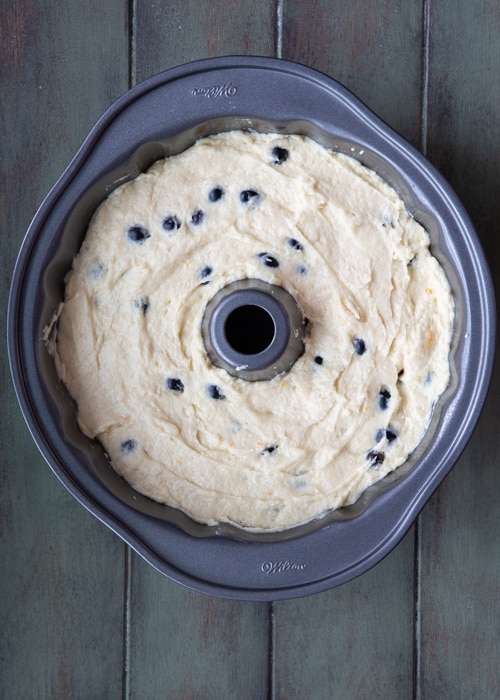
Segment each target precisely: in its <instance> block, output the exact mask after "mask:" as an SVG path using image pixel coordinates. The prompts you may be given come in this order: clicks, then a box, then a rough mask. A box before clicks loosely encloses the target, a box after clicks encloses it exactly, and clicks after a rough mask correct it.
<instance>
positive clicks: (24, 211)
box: [0, 1, 127, 698]
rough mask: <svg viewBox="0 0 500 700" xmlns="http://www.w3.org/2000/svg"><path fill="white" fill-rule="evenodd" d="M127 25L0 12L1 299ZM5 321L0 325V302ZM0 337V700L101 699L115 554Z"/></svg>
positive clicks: (43, 11) (96, 18)
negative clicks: (60, 470)
mask: <svg viewBox="0 0 500 700" xmlns="http://www.w3.org/2000/svg"><path fill="white" fill-rule="evenodd" d="M125 23H126V6H125V5H124V4H123V3H122V2H121V1H119V2H113V1H112V2H109V3H106V4H105V7H103V6H102V5H101V3H97V2H91V3H75V2H70V3H63V4H62V5H60V4H59V3H57V4H56V3H45V2H41V1H40V2H30V3H19V2H12V1H8V2H3V3H2V4H1V8H0V52H1V55H0V70H1V76H0V81H1V86H0V89H1V95H2V100H1V102H0V115H1V116H0V120H1V121H0V128H1V133H2V138H1V141H0V148H1V156H0V168H1V186H0V212H1V217H2V235H1V236H0V246H1V259H2V263H3V267H2V269H3V271H4V272H3V274H2V276H1V284H2V298H3V299H6V298H7V292H8V284H9V280H10V273H11V271H12V267H13V264H14V260H15V257H16V255H17V251H18V249H19V246H20V244H21V241H22V238H23V236H24V233H25V230H26V228H27V226H28V224H29V221H30V219H31V217H32V216H33V215H34V213H35V209H36V207H37V205H38V204H39V202H40V201H41V199H42V197H43V196H44V195H45V194H46V192H47V191H48V189H49V188H50V186H51V185H52V184H53V182H54V180H55V179H56V177H57V176H58V175H59V174H60V172H61V170H62V168H63V167H64V166H65V165H66V163H67V162H68V161H69V159H70V158H71V157H72V155H73V153H74V151H75V150H76V148H77V147H78V146H79V145H80V142H81V140H82V139H83V138H84V136H85V134H86V132H87V131H88V129H89V128H90V127H91V125H92V123H93V122H94V120H95V119H96V118H97V117H98V116H99V114H100V112H101V111H102V110H103V109H104V108H106V107H107V106H108V105H109V104H110V102H111V101H112V100H113V99H114V98H115V97H117V96H118V94H119V93H120V92H121V91H123V90H124V89H126V87H127V60H126V35H125V32H124V30H125ZM115 26H116V31H113V28H114V27H115ZM120 73H121V75H122V77H121V78H119V77H118V75H119V74H120ZM1 316H2V328H4V327H5V325H4V324H5V306H4V305H2V311H1ZM1 343H2V348H1V354H0V357H1V392H2V395H1V406H2V420H1V423H0V431H1V438H0V439H1V444H2V456H1V462H0V557H1V562H2V567H1V574H0V697H2V698H32V697H38V698H70V697H71V698H88V697H92V698H101V697H102V698H110V697H113V695H114V693H115V690H116V688H120V686H121V679H122V656H123V653H122V652H123V635H122V628H123V595H124V589H123V568H124V557H123V554H124V547H123V545H122V544H121V543H120V542H119V541H118V540H117V539H116V538H115V537H114V536H113V535H112V534H111V533H110V532H106V531H105V530H103V528H102V526H101V525H100V524H99V523H98V522H97V521H96V520H95V519H94V518H92V517H91V516H90V515H89V514H87V513H86V511H84V509H83V508H82V507H81V506H79V505H78V504H77V502H76V501H75V500H74V499H73V498H72V497H71V496H70V495H69V494H68V493H67V492H66V490H65V489H64V488H63V487H62V486H61V485H60V484H59V482H58V481H57V479H56V478H55V476H54V475H53V474H52V473H51V471H50V469H49V467H48V466H47V465H46V464H45V462H44V461H43V459H42V458H41V457H40V455H39V454H38V452H37V450H36V448H35V446H34V444H33V442H32V441H31V439H30V437H29V434H28V431H27V429H26V427H25V425H24V421H23V419H22V417H21V414H20V411H19V408H18V406H17V402H16V400H15V397H14V392H13V390H12V388H11V386H12V385H11V381H10V377H9V372H8V366H7V358H6V347H5V338H4V334H3V333H2V337H1ZM103 639H105V640H106V641H105V643H103ZM115 697H116V695H115Z"/></svg>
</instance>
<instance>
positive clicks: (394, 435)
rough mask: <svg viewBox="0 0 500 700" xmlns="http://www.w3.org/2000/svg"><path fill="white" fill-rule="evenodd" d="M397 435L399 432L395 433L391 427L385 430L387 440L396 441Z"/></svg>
mask: <svg viewBox="0 0 500 700" xmlns="http://www.w3.org/2000/svg"><path fill="white" fill-rule="evenodd" d="M397 436H398V435H397V433H395V432H394V430H391V428H387V430H386V431H385V437H386V438H387V442H394V440H395V439H396V438H397Z"/></svg>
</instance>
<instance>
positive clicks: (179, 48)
mask: <svg viewBox="0 0 500 700" xmlns="http://www.w3.org/2000/svg"><path fill="white" fill-rule="evenodd" d="M275 5H276V3H275V2H273V1H270V0H253V1H252V2H248V0H201V2H200V0H186V1H185V2H184V1H183V0H173V1H171V2H153V1H151V0H136V9H135V27H136V29H135V34H134V47H133V51H134V57H133V65H134V79H135V80H144V79H145V78H147V77H149V76H150V75H153V74H154V73H159V72H160V71H162V70H166V69H167V68H171V67H172V66H176V65H180V64H182V63H186V62H188V61H195V60H197V59H200V58H211V57H213V56H228V55H238V54H241V55H251V54H253V55H258V56H274V55H275V44H276V17H277V12H276V6H275Z"/></svg>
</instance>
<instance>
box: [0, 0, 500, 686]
mask: <svg viewBox="0 0 500 700" xmlns="http://www.w3.org/2000/svg"><path fill="white" fill-rule="evenodd" d="M0 52H1V61H0V71H1V73H0V81H1V82H0V88H1V93H0V95H1V100H0V114H1V125H2V133H1V156H0V165H1V172H2V181H1V189H0V211H1V218H2V228H1V238H0V244H1V246H2V258H1V259H2V261H3V265H4V267H3V270H4V272H3V275H2V288H3V298H4V299H5V300H6V299H7V295H8V288H9V280H10V274H11V270H12V267H13V265H14V261H15V257H16V254H17V251H18V249H19V246H20V244H21V240H22V238H23V236H24V232H25V230H26V229H27V226H28V224H29V222H30V220H31V218H32V217H33V215H34V213H35V210H36V208H37V206H38V205H39V203H40V202H41V200H42V198H43V197H44V195H45V194H46V193H47V191H48V190H49V188H50V186H51V185H52V184H53V183H54V181H55V179H56V178H57V176H58V175H59V174H60V172H61V171H62V169H63V168H64V166H65V165H66V164H67V163H68V161H69V159H70V158H71V157H72V155H73V154H74V152H75V151H76V149H77V148H78V146H79V145H80V143H81V142H82V140H83V138H84V137H85V136H86V134H87V132H88V130H89V129H90V127H91V126H92V124H93V123H94V121H95V120H96V119H97V118H98V116H99V115H100V114H101V112H102V111H103V110H104V109H105V108H107V107H108V106H109V105H110V104H111V103H112V102H113V101H114V100H115V99H116V98H117V97H118V96H119V95H121V94H122V93H123V92H125V91H126V90H127V89H128V88H129V87H131V86H132V85H134V84H135V83H136V82H137V81H140V80H142V79H144V78H147V77H148V76H151V75H153V74H154V73H157V72H159V71H161V70H164V69H166V68H169V67H172V66H174V65H177V64H180V63H183V62H186V61H190V60H193V59H197V58H202V57H209V56H216V55H224V54H259V55H265V56H277V57H280V58H286V59H293V60H296V61H299V62H301V63H304V64H306V65H309V66H312V67H314V68H317V69H320V70H322V71H324V72H325V73H327V74H329V75H330V76H332V77H333V78H336V79H337V80H339V81H340V82H342V83H343V84H345V85H346V86H347V87H348V88H350V89H351V90H352V91H353V92H354V93H356V94H357V95H358V97H360V98H361V99H362V100H363V101H364V102H365V103H366V104H367V105H368V106H369V107H371V108H372V109H373V110H374V111H375V112H376V113H378V114H379V115H380V116H381V117H382V118H383V119H385V120H386V121H387V122H388V123H389V124H390V125H391V126H392V127H394V128H395V129H396V130H397V131H399V132H400V133H401V134H402V135H403V136H405V137H406V138H407V139H408V140H409V141H410V142H411V143H413V144H414V145H415V146H416V147H417V148H418V149H420V150H421V151H423V152H424V153H425V154H426V155H427V157H428V158H429V159H430V160H431V161H432V163H434V165H436V166H437V167H438V168H439V169H440V170H441V172H442V173H443V174H444V175H445V177H446V178H447V179H448V180H449V181H450V182H451V184H452V185H453V187H454V188H455V190H456V191H457V193H458V195H459V197H460V198H461V199H462V201H463V203H464V204H465V206H466V208H467V209H468V211H469V213H470V215H471V217H472V219H473V222H474V224H475V226H476V227H477V231H478V233H479V236H480V238H481V241H482V243H483V245H484V248H485V250H486V253H487V256H488V259H489V261H490V264H491V269H492V273H493V277H494V280H495V283H496V284H497V285H498V283H499V281H500V280H499V269H500V261H499V259H498V256H499V252H500V244H499V235H498V234H499V221H500V210H499V201H500V193H499V191H498V185H499V175H498V173H499V170H500V168H499V166H500V129H499V124H500V78H499V76H500V7H499V4H498V1H497V0H476V1H475V2H471V0H413V1H408V2H404V1H403V0H380V1H379V2H372V1H370V0H349V2H347V0H346V1H345V2H341V0H337V1H336V2H335V1H334V0H309V1H308V2H307V1H306V0H276V1H271V0H252V1H251V2H250V1H248V0H247V1H245V0H210V1H208V0H184V1H181V0H171V1H169V2H160V1H157V2H155V1H153V0H106V1H105V2H97V1H96V0H87V2H77V0H65V2H52V1H50V0H31V1H30V2H22V1H21V0H3V2H2V3H1V8H0ZM4 307H5V304H4ZM4 312H5V308H4ZM4 327H5V324H4ZM2 343H3V352H2V358H3V359H2V384H1V386H2V421H1V431H2V437H1V445H2V459H1V466H0V552H1V562H2V564H1V566H2V568H1V581H0V697H1V698H5V699H9V700H10V699H11V698H57V699H59V698H84V699H87V698H89V699H91V700H93V699H97V698H106V699H107V700H109V699H113V698H122V697H123V698H137V699H138V700H145V699H148V698H152V699H156V698H176V699H186V700H187V699H194V698H196V699H202V700H212V699H213V700H221V699H224V698H238V699H239V700H243V699H244V698H252V699H253V698H282V699H283V700H292V699H294V698H297V699H300V700H302V699H309V698H310V699H311V700H321V699H323V698H325V699H330V698H334V699H335V698H342V699H344V698H355V699H362V698H370V699H373V698H383V699H385V700H392V699H394V700H405V699H408V698H416V699H419V700H443V699H448V698H449V699H450V700H458V699H460V698H463V699H464V700H472V699H475V700H487V699H491V700H493V699H497V698H499V697H500V676H499V670H498V661H499V659H498V647H499V628H500V624H499V622H500V620H499V603H498V600H499V559H500V542H499V518H498V512H499V511H498V502H499V495H500V490H499V483H498V473H499V459H500V457H499V455H500V429H499V424H498V416H499V414H500V411H499V408H500V407H499V398H500V391H499V389H500V382H499V374H498V368H497V370H496V373H495V374H494V379H493V384H492V389H491V392H490V395H489V399H488V401H487V405H486V408H485V411H484V413H483V416H482V418H481V420H480V423H479V426H478V428H477V430H476V432H475V435H474V437H473V439H472V441H471V443H470V445H469V446H468V448H467V450H466V451H465V454H464V455H463V457H462V458H461V459H460V461H459V463H458V464H457V465H456V467H455V468H454V470H453V471H452V472H451V474H450V476H449V477H448V478H447V479H446V480H445V482H444V483H443V484H442V486H441V487H440V488H439V489H438V491H437V492H436V493H435V495H434V496H433V498H432V499H431V501H430V502H429V504H428V505H427V506H426V508H425V509H424V511H423V512H422V514H421V516H420V517H419V519H418V522H417V523H416V525H415V526H414V527H413V528H412V530H411V531H410V533H409V534H408V535H407V536H406V537H405V539H404V540H403V541H402V542H401V544H400V545H399V546H398V547H397V548H396V549H395V550H394V551H393V552H392V553H391V554H390V555H389V556H388V557H387V558H386V559H385V560H384V561H382V562H381V563H380V564H379V565H377V566H376V567H375V568H374V569H372V570H371V571H369V572H368V573H366V574H364V575H363V576H361V577H360V578H358V579H356V580H354V581H352V582H350V583H348V584H345V585H344V586H341V587H340V588H337V589H334V590H331V591H328V592H325V593H319V594H317V595H314V596H310V597H308V598H302V599H297V600H292V601H282V602H276V603H270V604H267V603H253V602H252V603H246V602H238V601H228V600H222V599H215V598H211V597H209V596H206V595H203V594H200V593H195V592H192V591H190V590H188V589H185V588H183V587H182V586H180V585H179V584H176V583H173V582H171V581H169V580H168V579H167V578H165V577H163V576H162V575H160V574H159V573H157V572H156V571H155V570H153V569H152V568H151V567H150V566H149V565H147V564H146V563H145V562H144V561H143V560H142V559H141V558H139V557H138V556H137V555H135V554H134V553H133V552H131V550H130V549H129V548H128V547H126V546H125V545H124V544H123V543H122V542H121V540H120V539H119V538H118V537H116V536H115V535H114V534H112V533H111V532H110V531H109V530H108V529H107V528H105V527H104V526H103V525H102V524H100V523H99V522H98V521H97V520H96V519H95V518H94V517H93V516H91V515H90V514H88V513H87V511H86V510H85V509H84V508H82V507H81V506H80V505H79V504H78V503H77V502H76V501H75V500H74V499H73V498H72V497H71V496H70V495H69V493H68V492H67V491H66V490H65V489H64V488H63V487H62V486H61V485H60V483H59V482H58V480H57V479H56V478H55V477H54V475H53V474H52V472H51V471H50V469H49V467H48V466H47V465H46V464H45V462H44V461H43V459H42V458H41V457H40V455H39V453H38V451H37V449H36V447H35V446H34V444H33V443H32V441H31V439H30V436H29V433H28V430H27V428H26V426H25V424H24V421H23V419H22V417H21V414H20V411H19V408H18V405H17V402H16V399H15V396H14V391H13V388H12V384H11V381H10V375H9V368H8V363H7V359H6V354H5V339H3V340H2Z"/></svg>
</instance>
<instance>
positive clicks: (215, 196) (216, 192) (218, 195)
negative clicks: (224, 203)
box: [208, 186, 224, 202]
mask: <svg viewBox="0 0 500 700" xmlns="http://www.w3.org/2000/svg"><path fill="white" fill-rule="evenodd" d="M223 196H224V190H223V189H222V187H219V186H217V187H214V188H213V189H212V190H210V192H209V193H208V200H209V201H210V202H218V201H219V199H222V197H223Z"/></svg>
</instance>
